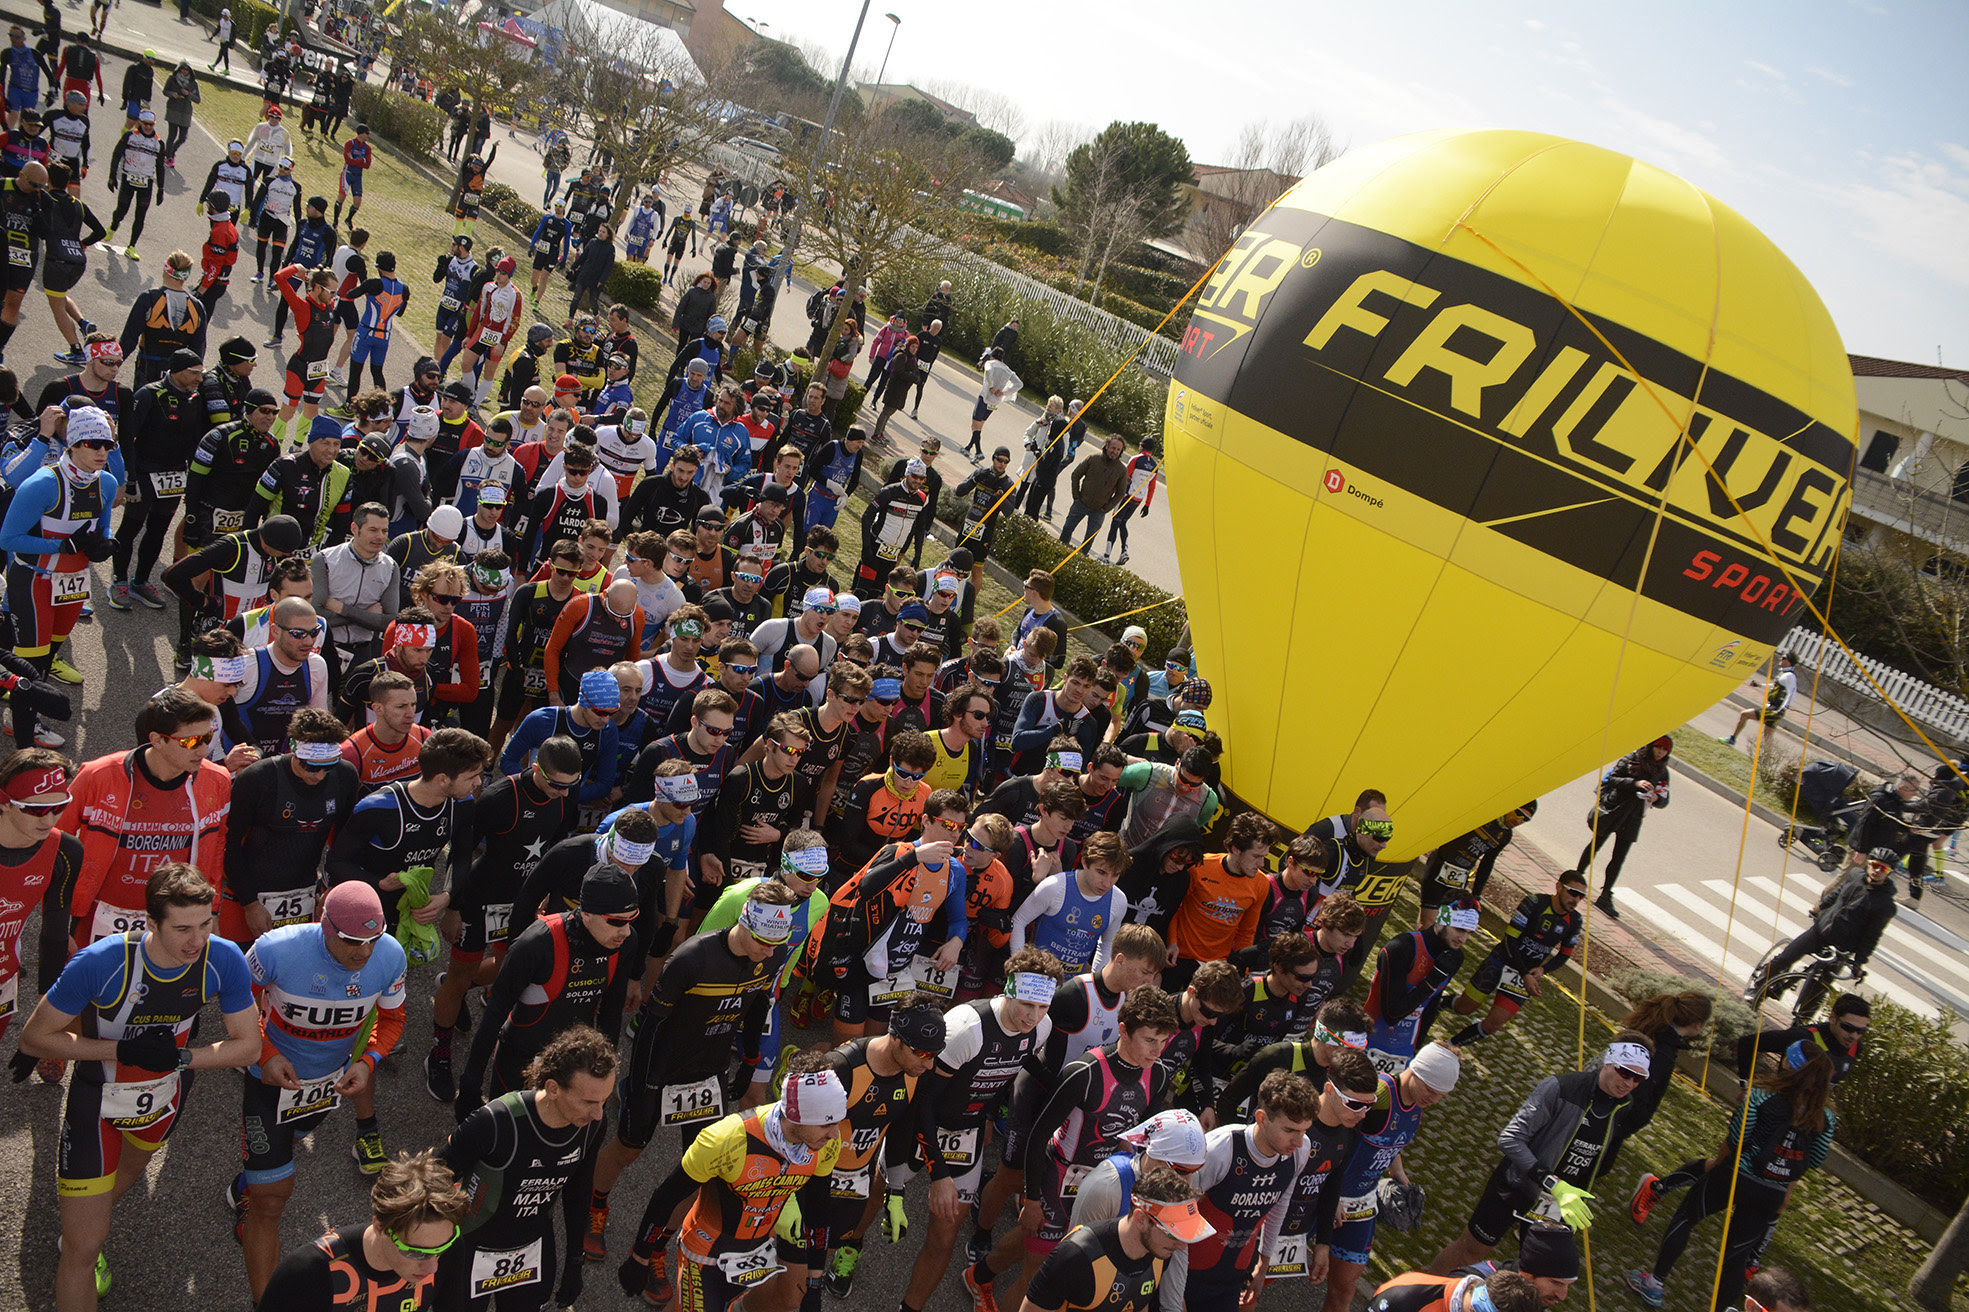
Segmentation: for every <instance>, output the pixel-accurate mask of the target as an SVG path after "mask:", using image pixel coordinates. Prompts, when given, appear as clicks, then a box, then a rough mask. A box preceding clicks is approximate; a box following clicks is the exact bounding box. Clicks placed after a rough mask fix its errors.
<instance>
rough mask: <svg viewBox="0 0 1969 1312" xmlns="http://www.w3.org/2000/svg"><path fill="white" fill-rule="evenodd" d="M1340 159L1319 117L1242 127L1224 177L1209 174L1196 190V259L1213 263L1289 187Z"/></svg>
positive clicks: (1264, 122)
mask: <svg viewBox="0 0 1969 1312" xmlns="http://www.w3.org/2000/svg"><path fill="white" fill-rule="evenodd" d="M1339 153H1340V150H1339V147H1338V146H1337V145H1336V144H1335V142H1334V140H1333V130H1332V128H1330V127H1329V126H1328V125H1327V123H1326V121H1325V120H1324V119H1322V118H1320V117H1319V115H1317V114H1307V115H1303V116H1302V117H1299V118H1295V119H1292V120H1291V121H1289V122H1286V123H1282V124H1274V123H1272V122H1271V121H1270V120H1267V119H1257V120H1255V121H1253V122H1250V123H1246V124H1245V125H1244V126H1243V128H1241V129H1239V131H1238V137H1237V145H1236V146H1235V147H1233V148H1232V151H1231V157H1230V159H1229V160H1228V161H1227V162H1226V163H1225V165H1224V168H1225V169H1227V170H1228V172H1224V173H1216V174H1212V175H1211V176H1209V177H1208V178H1207V179H1205V180H1204V181H1203V182H1202V183H1200V184H1199V186H1198V192H1199V196H1198V209H1197V212H1196V218H1195V220H1194V222H1193V223H1192V224H1191V230H1192V232H1193V233H1194V234H1195V235H1194V237H1193V238H1192V240H1193V241H1194V242H1195V244H1196V245H1197V246H1199V247H1201V248H1202V249H1199V250H1198V251H1197V252H1196V253H1197V254H1198V255H1200V256H1203V257H1204V258H1205V259H1206V260H1208V259H1214V258H1216V256H1217V255H1218V253H1219V252H1221V251H1223V250H1225V249H1227V248H1228V247H1229V246H1230V244H1231V243H1232V242H1234V241H1236V240H1237V238H1238V234H1239V233H1241V232H1243V231H1244V229H1245V227H1246V225H1248V224H1249V223H1250V222H1251V220H1253V219H1254V218H1256V217H1258V215H1259V213H1260V212H1262V211H1263V210H1264V208H1265V207H1266V206H1267V205H1270V204H1271V203H1272V202H1273V201H1275V200H1277V199H1278V198H1279V196H1280V195H1281V194H1282V193H1283V192H1284V191H1285V189H1286V188H1287V187H1290V186H1291V185H1292V184H1293V183H1294V182H1296V181H1297V180H1298V179H1300V178H1302V177H1304V176H1305V175H1306V174H1308V173H1310V172H1312V171H1313V170H1314V169H1317V168H1319V167H1320V166H1321V165H1323V164H1325V163H1327V162H1328V161H1329V160H1331V159H1333V158H1335V157H1336V156H1338V155H1339Z"/></svg>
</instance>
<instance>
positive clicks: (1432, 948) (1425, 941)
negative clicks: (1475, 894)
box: [1367, 929, 1463, 1074]
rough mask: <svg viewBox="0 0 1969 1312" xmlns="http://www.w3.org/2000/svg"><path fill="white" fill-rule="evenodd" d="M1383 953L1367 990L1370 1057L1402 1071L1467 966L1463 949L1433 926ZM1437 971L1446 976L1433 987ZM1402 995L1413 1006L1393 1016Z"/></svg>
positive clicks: (1386, 1067)
mask: <svg viewBox="0 0 1969 1312" xmlns="http://www.w3.org/2000/svg"><path fill="white" fill-rule="evenodd" d="M1381 957H1382V965H1381V966H1380V967H1377V968H1376V970H1375V972H1374V982H1373V983H1372V984H1370V985H1368V989H1367V1015H1368V1027H1367V1055H1368V1056H1369V1057H1370V1058H1372V1059H1373V1061H1374V1066H1375V1069H1376V1070H1379V1071H1382V1072H1385V1073H1388V1074H1399V1073H1400V1071H1401V1069H1402V1068H1403V1067H1404V1066H1406V1065H1408V1061H1409V1058H1411V1057H1413V1056H1414V1055H1415V1048H1416V1044H1417V1041H1418V1039H1419V1038H1420V1036H1421V1035H1423V1034H1425V1033H1427V1032H1428V1029H1429V1022H1430V1021H1432V1020H1434V1019H1435V1013H1436V1009H1437V1007H1438V1006H1439V1005H1440V1004H1441V1002H1442V996H1443V990H1444V989H1445V988H1447V987H1448V986H1449V978H1450V977H1454V976H1455V974H1456V969H1457V967H1458V966H1460V965H1462V964H1463V953H1462V951H1461V950H1460V949H1457V948H1450V947H1447V946H1446V945H1445V944H1444V942H1443V940H1442V939H1441V938H1439V937H1437V936H1436V934H1435V933H1434V931H1432V930H1423V929H1413V930H1410V931H1409V932H1408V933H1406V934H1403V935H1401V936H1400V937H1399V938H1397V939H1395V940H1394V941H1393V942H1391V943H1389V944H1388V946H1386V947H1384V948H1382V949H1381ZM1432 973H1434V974H1440V975H1444V976H1445V978H1444V979H1443V981H1442V983H1440V984H1436V985H1434V986H1431V985H1430V984H1429V979H1430V976H1431V974H1432ZM1391 981H1392V982H1391ZM1398 993H1399V996H1400V999H1402V1000H1406V1001H1407V1002H1408V1003H1409V1004H1410V1005H1409V1007H1408V1009H1407V1010H1405V1011H1401V1014H1400V1015H1397V1016H1394V1017H1392V1018H1390V1017H1389V1016H1388V1015H1387V1014H1386V1013H1387V1012H1388V1011H1389V1010H1390V1009H1394V1010H1400V1008H1401V1005H1402V1002H1401V1000H1396V996H1397V994H1398Z"/></svg>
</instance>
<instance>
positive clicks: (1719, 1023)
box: [1606, 966, 1764, 1073]
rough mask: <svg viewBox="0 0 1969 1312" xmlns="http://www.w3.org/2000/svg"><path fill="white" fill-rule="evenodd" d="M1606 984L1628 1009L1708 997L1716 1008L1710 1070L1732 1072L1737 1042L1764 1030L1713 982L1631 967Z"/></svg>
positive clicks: (1612, 1018) (1711, 1028)
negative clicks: (1672, 996) (1667, 998)
mask: <svg viewBox="0 0 1969 1312" xmlns="http://www.w3.org/2000/svg"><path fill="white" fill-rule="evenodd" d="M1606 983H1607V987H1608V988H1610V989H1612V990H1613V991H1614V992H1615V993H1618V994H1619V995H1620V996H1621V997H1623V998H1625V999H1627V1002H1628V1005H1629V1006H1638V1005H1640V1004H1641V1003H1643V1002H1645V1001H1647V1000H1648V999H1649V998H1652V997H1656V996H1658V995H1660V994H1663V993H1682V992H1685V991H1690V990H1693V991H1694V992H1696V993H1700V994H1702V995H1703V996H1705V997H1707V998H1708V999H1709V1001H1710V1002H1711V1004H1712V1005H1713V1006H1714V1007H1715V1011H1714V1012H1712V1013H1711V1015H1710V1018H1709V1032H1710V1033H1711V1034H1713V1035H1714V1036H1715V1047H1714V1048H1713V1049H1712V1052H1713V1053H1714V1056H1713V1057H1712V1058H1711V1060H1710V1068H1711V1069H1712V1070H1716V1069H1719V1068H1720V1069H1721V1070H1722V1071H1724V1072H1726V1073H1727V1072H1733V1071H1735V1069H1736V1064H1735V1063H1736V1051H1737V1040H1738V1039H1740V1038H1742V1037H1743V1036H1744V1035H1746V1034H1754V1033H1756V1032H1757V1031H1759V1030H1761V1029H1763V1028H1764V1023H1763V1021H1762V1020H1761V1019H1760V1018H1759V1017H1758V1016H1757V1014H1756V1013H1755V1012H1753V1011H1751V1010H1750V1008H1748V1007H1746V1006H1744V1005H1743V999H1742V998H1740V997H1738V996H1737V995H1736V994H1735V993H1731V992H1728V991H1726V990H1725V989H1723V988H1722V987H1721V986H1720V985H1718V984H1717V983H1716V981H1715V980H1709V979H1688V978H1686V977H1684V976H1681V975H1673V974H1670V973H1669V972H1667V971H1664V970H1644V969H1642V968H1640V967H1638V966H1630V967H1627V968H1625V969H1622V970H1616V971H1614V972H1613V973H1612V974H1610V975H1608V976H1607V977H1606ZM1607 1019H1608V1020H1610V1021H1618V1020H1619V1019H1620V1017H1618V1016H1609V1017H1608V1018H1607Z"/></svg>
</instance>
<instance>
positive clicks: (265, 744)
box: [232, 597, 339, 757]
mask: <svg viewBox="0 0 1969 1312" xmlns="http://www.w3.org/2000/svg"><path fill="white" fill-rule="evenodd" d="M325 633H326V626H325V625H323V624H322V622H321V617H320V616H318V615H316V614H315V609H314V606H313V605H311V604H310V603H309V602H308V601H307V600H306V599H305V598H303V597H288V598H285V599H284V600H282V601H280V602H278V603H276V604H275V606H274V608H273V614H272V617H271V620H270V622H269V626H268V641H267V645H266V646H264V647H258V648H255V649H254V650H253V651H252V652H251V653H250V654H249V655H248V657H247V663H246V678H245V681H244V682H242V683H241V684H240V685H239V690H238V691H237V692H235V693H233V695H232V702H233V706H234V708H235V709H236V710H237V711H238V713H239V717H240V720H241V722H242V723H243V724H244V725H245V728H246V733H247V739H246V741H248V742H251V743H252V744H253V746H254V747H255V748H256V749H257V750H258V751H259V753H260V755H261V756H263V757H267V756H278V755H280V754H281V753H283V752H285V751H287V750H288V748H289V743H290V740H289V737H288V731H287V726H288V721H289V720H291V719H293V717H294V713H295V712H296V711H299V710H300V709H301V708H303V707H307V706H312V707H314V708H315V709H317V710H322V711H325V710H327V709H328V662H327V661H326V660H324V659H323V658H322V656H321V654H320V648H321V644H322V639H323V637H324V636H325ZM338 741H339V740H338Z"/></svg>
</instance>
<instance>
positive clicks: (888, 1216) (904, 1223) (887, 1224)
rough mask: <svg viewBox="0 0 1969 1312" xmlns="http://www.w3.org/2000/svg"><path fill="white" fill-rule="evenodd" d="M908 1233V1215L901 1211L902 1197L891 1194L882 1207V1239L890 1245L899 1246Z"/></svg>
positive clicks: (897, 1194)
mask: <svg viewBox="0 0 1969 1312" xmlns="http://www.w3.org/2000/svg"><path fill="white" fill-rule="evenodd" d="M908 1233H909V1213H908V1212H905V1211H904V1210H903V1206H902V1195H901V1194H899V1193H894V1192H891V1193H890V1194H889V1197H888V1199H887V1201H886V1202H884V1203H883V1205H882V1237H883V1238H884V1239H886V1240H888V1241H889V1242H890V1243H892V1244H900V1243H901V1242H902V1241H903V1236H904V1235H907V1234H908Z"/></svg>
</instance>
